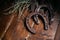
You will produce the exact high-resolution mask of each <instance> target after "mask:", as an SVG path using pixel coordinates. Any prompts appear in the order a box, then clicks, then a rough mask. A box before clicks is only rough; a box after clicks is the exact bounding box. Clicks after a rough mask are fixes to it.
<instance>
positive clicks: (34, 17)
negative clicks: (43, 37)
mask: <svg viewBox="0 0 60 40" xmlns="http://www.w3.org/2000/svg"><path fill="white" fill-rule="evenodd" d="M32 16H33V19H34V21H35V23H36V24H37V25H38V24H39V22H38V16H39V18H40V17H41V18H42V21H43V23H44V30H47V29H48V26H47V24H46V20H45V18H44V16H43V15H41V14H40V13H31V14H30V15H28V16H27V18H26V27H27V28H28V30H29V31H30V32H31V33H34V34H35V33H36V31H35V30H34V28H32V27H30V25H29V20H30V18H31V17H32Z"/></svg>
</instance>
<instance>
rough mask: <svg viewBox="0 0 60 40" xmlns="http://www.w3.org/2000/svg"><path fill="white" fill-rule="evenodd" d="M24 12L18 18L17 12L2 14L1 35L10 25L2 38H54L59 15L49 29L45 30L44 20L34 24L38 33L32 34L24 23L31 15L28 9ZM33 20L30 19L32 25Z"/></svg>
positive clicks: (20, 39)
mask: <svg viewBox="0 0 60 40" xmlns="http://www.w3.org/2000/svg"><path fill="white" fill-rule="evenodd" d="M23 13H24V14H23V15H22V16H21V18H20V19H19V20H18V16H17V13H15V14H12V15H8V16H1V18H0V36H1V35H2V33H3V32H4V30H5V28H6V27H7V26H9V28H8V30H7V32H6V33H5V35H4V37H3V39H2V40H54V37H55V33H56V30H57V27H58V21H57V20H56V19H57V16H55V18H54V21H53V23H52V24H51V25H50V27H49V29H48V30H47V31H45V30H44V29H43V27H44V26H43V23H42V20H40V24H39V25H34V29H35V30H36V31H37V33H36V34H31V33H30V32H29V31H28V30H27V29H26V27H25V25H24V20H25V18H26V17H27V15H29V11H28V10H24V12H23ZM31 23H32V20H30V25H31Z"/></svg>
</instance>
